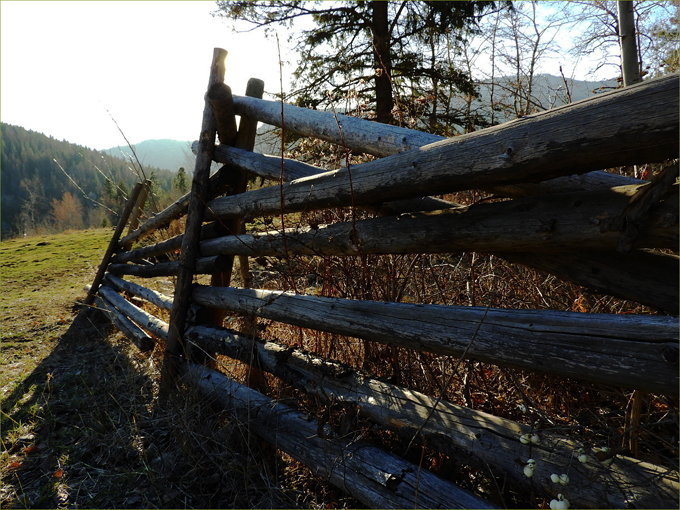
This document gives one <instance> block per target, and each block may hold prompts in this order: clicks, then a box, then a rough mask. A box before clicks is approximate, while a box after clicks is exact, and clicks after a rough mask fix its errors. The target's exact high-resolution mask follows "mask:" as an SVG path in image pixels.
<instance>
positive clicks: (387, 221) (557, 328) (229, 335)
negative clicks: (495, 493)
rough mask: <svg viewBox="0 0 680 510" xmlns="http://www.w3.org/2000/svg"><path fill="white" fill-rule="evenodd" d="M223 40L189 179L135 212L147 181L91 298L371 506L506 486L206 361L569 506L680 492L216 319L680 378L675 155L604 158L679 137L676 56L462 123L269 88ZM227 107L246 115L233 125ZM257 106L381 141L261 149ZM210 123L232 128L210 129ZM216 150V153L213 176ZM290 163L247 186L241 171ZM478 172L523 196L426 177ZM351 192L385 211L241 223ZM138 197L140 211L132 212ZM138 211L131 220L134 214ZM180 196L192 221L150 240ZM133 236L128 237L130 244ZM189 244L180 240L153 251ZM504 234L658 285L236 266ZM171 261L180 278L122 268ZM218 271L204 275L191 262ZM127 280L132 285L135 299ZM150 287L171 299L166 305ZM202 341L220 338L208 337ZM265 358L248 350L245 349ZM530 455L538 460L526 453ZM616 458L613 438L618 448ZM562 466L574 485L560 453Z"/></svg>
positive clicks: (657, 477)
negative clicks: (377, 115) (325, 149)
mask: <svg viewBox="0 0 680 510" xmlns="http://www.w3.org/2000/svg"><path fill="white" fill-rule="evenodd" d="M225 57H226V52H225V51H224V50H219V49H216V50H215V53H214V56H213V62H212V65H211V72H210V80H209V86H208V92H207V94H206V106H205V110H204V114H203V124H202V130H201V134H200V138H199V140H198V142H196V143H195V144H194V150H195V152H196V155H197V159H196V168H195V172H194V177H193V182H192V188H191V192H190V193H188V194H187V195H185V196H184V197H182V198H181V199H179V200H178V201H177V202H176V203H174V204H173V205H171V206H170V207H168V208H167V209H166V210H164V211H163V212H161V213H159V214H157V215H155V216H154V217H152V218H151V219H149V220H148V221H146V222H145V223H143V224H142V225H141V226H137V224H136V221H137V218H138V213H139V210H140V207H142V206H143V200H144V189H147V188H148V183H145V184H139V185H137V187H136V188H135V190H134V191H133V193H132V196H131V198H130V201H129V203H128V207H127V208H126V210H125V212H124V214H123V216H122V218H121V220H120V223H119V225H118V228H117V229H116V231H115V233H114V235H113V238H112V240H111V244H110V246H109V249H108V250H107V252H106V254H105V256H104V260H103V262H102V264H101V267H100V270H99V272H98V274H97V276H96V278H95V281H94V282H93V285H92V286H91V287H90V288H89V292H88V296H87V298H86V302H87V303H88V304H91V303H93V302H96V304H97V306H98V307H100V308H101V309H102V310H104V311H105V313H107V314H108V315H109V316H110V318H111V320H112V321H113V322H114V323H115V324H116V325H117V326H118V328H119V329H120V330H121V331H123V332H124V333H125V334H126V335H128V336H129V337H130V338H131V339H132V340H133V341H134V342H135V344H136V345H137V346H138V347H139V348H140V349H142V350H150V349H152V348H154V345H155V344H156V343H157V342H164V345H165V357H164V366H163V373H162V379H163V384H164V385H165V386H166V387H167V386H168V385H172V383H173V381H174V380H175V378H176V377H178V376H180V375H183V376H185V377H187V378H188V379H189V380H191V381H193V382H194V383H195V384H196V385H198V387H199V388H201V389H202V390H203V391H205V392H206V393H209V394H211V395H212V396H213V397H214V398H216V399H218V400H219V401H220V402H222V403H223V404H224V405H225V406H226V407H228V408H229V409H231V410H232V411H233V412H234V413H235V414H236V415H238V416H241V417H243V418H244V419H246V417H247V419H248V420H249V426H250V427H251V430H254V431H255V432H256V433H257V434H259V435H261V436H262V437H263V438H265V439H266V440H268V441H270V442H271V443H272V444H276V446H277V448H279V449H281V450H283V451H285V452H287V453H288V454H290V455H291V456H293V457H295V458H297V459H298V460H300V461H301V462H303V463H305V464H306V465H308V466H309V467H310V468H311V469H312V470H313V471H314V472H315V473H317V474H318V475H320V476H323V477H326V478H327V479H328V480H329V481H330V482H331V483H333V484H335V485H337V486H339V487H341V488H343V489H344V490H346V491H347V492H348V493H350V494H351V495H352V496H354V497H355V498H357V499H359V500H360V501H362V502H363V503H364V504H366V505H367V506H371V507H377V508H386V507H400V508H407V507H414V506H422V507H448V508H486V507H493V504H492V503H491V502H490V501H489V500H488V499H485V498H484V497H482V496H480V495H476V494H473V493H471V492H469V491H467V490H464V489H462V488H460V487H458V486H456V485H454V484H452V483H450V482H447V481H444V480H442V479H441V478H438V477H436V476H435V475H433V474H431V473H429V472H426V471H425V470H420V469H419V468H418V466H417V465H414V464H411V463H409V462H407V461H405V460H404V459H402V458H399V457H397V456H395V455H393V454H390V453H387V452H385V451H382V450H379V449H378V448H376V447H374V446H371V445H369V444H366V443H364V442H361V441H357V440H350V439H347V438H346V437H344V436H341V435H338V434H337V433H335V432H332V431H330V432H324V430H325V429H324V427H323V423H317V422H315V421H314V420H310V419H309V417H307V416H305V415H303V414H302V413H300V412H298V411H296V410H294V409H293V408H291V407H289V406H287V405H284V404H283V403H281V402H277V401H275V400H273V399H271V398H269V397H267V396H265V395H263V394H262V393H259V392H258V391H256V390H255V389H253V388H250V387H246V386H244V385H241V384H239V383H237V382H235V381H233V380H230V379H228V378H227V377H226V376H225V375H223V374H221V373H219V372H218V371H216V370H214V369H213V368H211V363H210V356H213V355H214V354H221V355H226V356H229V357H232V358H234V359H237V360H241V361H243V362H245V363H248V364H252V366H257V369H258V370H262V371H266V372H269V373H271V374H274V375H275V376H277V377H279V378H280V379H282V380H283V381H285V382H287V383H290V384H292V385H295V386H296V387H298V388H300V389H301V390H304V391H305V392H308V393H309V394H312V395H315V396H316V397H318V398H319V399H321V400H322V401H323V400H326V401H327V400H328V399H334V400H335V401H341V402H347V403H354V404H356V406H358V409H359V412H360V413H362V414H363V415H364V416H366V417H367V418H369V419H370V420H372V421H374V422H375V423H377V424H379V425H380V426H383V427H387V428H391V429H394V430H396V431H398V432H399V433H401V434H405V437H414V436H415V437H416V440H417V441H418V442H424V443H427V444H428V445H430V446H433V447H434V448H437V449H439V450H440V451H441V452H444V453H446V454H448V455H450V456H453V457H460V456H461V455H463V456H465V457H466V458H470V459H474V460H476V461H478V462H479V463H480V464H481V465H483V466H486V467H487V468H488V469H489V470H491V472H493V473H496V474H498V475H499V476H501V477H510V478H512V479H514V481H515V482H516V483H519V484H524V485H525V486H526V488H527V490H533V491H538V493H542V494H544V495H546V496H547V497H555V496H556V495H557V493H558V492H565V494H568V499H569V500H570V501H571V505H572V506H575V507H590V508H607V507H615V508H621V507H636V508H643V507H647V508H666V507H667V508H677V507H678V473H677V471H674V470H668V469H665V468H662V467H660V466H657V465H653V464H650V463H646V462H641V461H638V460H635V459H633V458H630V457H626V456H624V455H618V456H617V457H616V462H614V463H612V464H610V465H608V466H607V464H609V463H608V462H607V455H606V454H605V452H595V451H591V452H590V453H589V461H588V462H587V463H580V462H578V461H576V460H575V459H576V455H577V454H576V453H575V452H577V451H579V449H580V448H585V451H589V449H588V446H587V445H583V444H578V442H576V441H574V440H572V439H569V438H567V437H564V436H561V435H559V434H553V433H548V432H546V433H543V434H541V438H540V442H539V443H538V444H533V443H531V444H530V445H529V446H527V444H525V442H523V441H522V440H521V437H522V436H523V435H525V434H530V433H533V432H532V428H531V427H529V426H526V425H523V424H520V423H517V422H513V421H510V420H507V419H502V418H498V417H495V416H492V415H489V414H486V413H483V412H479V411H474V410H472V409H468V408H465V407H461V406H458V405H454V404H452V403H448V402H445V401H437V399H434V398H432V397H429V396H427V395H424V394H421V393H418V392H415V391H410V390H406V389H404V388H401V387H399V386H397V385H394V384H391V383H388V382H384V381H380V380H377V379H376V378H371V377H370V376H368V375H366V374H360V373H358V372H355V371H353V370H351V369H349V368H348V367H347V366H344V365H342V364H340V363H338V362H335V361H333V360H329V359H323V358H320V357H319V356H317V355H313V354H310V353H308V352H305V351H302V350H299V349H294V348H291V347H289V346H284V345H280V344H277V343H274V342H269V341H263V340H261V339H259V338H256V337H254V336H252V335H249V334H246V333H244V332H239V331H233V330H229V329H225V328H224V327H222V325H223V319H224V317H225V314H226V313H227V311H229V312H232V313H239V314H245V316H247V317H261V318H266V319H270V320H272V321H279V322H282V323H287V324H292V325H296V326H301V327H304V328H311V329H316V330H320V331H328V332H332V333H336V334H341V335H347V336H349V337H354V338H359V339H363V340H366V341H372V342H379V343H385V344H391V345H394V346H399V347H404V348H408V349H415V350H419V351H426V352H431V353H437V354H440V355H450V356H453V357H457V358H459V357H461V356H465V357H466V358H468V359H475V360H480V361H484V362H488V363H492V364H497V365H500V366H505V367H515V368H521V369H524V370H530V371H535V372H540V373H547V374H552V375H555V376H561V377H569V378H573V379H578V380H582V381H589V382H594V383H604V384H608V385H613V386H619V387H625V388H632V389H635V390H640V391H644V392H652V393H657V394H667V395H677V394H678V384H679V381H678V317H677V315H678V281H679V272H678V257H677V255H673V254H671V253H669V252H671V251H672V252H677V249H678V184H677V183H676V179H677V176H678V166H677V160H676V161H675V162H674V163H673V164H667V166H666V168H665V170H663V171H662V172H661V173H660V174H658V177H657V178H655V179H654V180H653V181H652V182H646V181H639V180H636V179H631V178H627V177H623V176H619V175H614V174H611V173H606V172H603V171H600V169H602V168H611V167H615V166H625V165H640V164H646V163H658V162H668V161H669V160H674V159H676V158H677V157H678V152H679V143H678V139H679V135H680V134H679V130H678V110H679V107H678V75H677V74H676V75H671V76H666V77H662V78H659V79H655V80H649V81H646V82H643V83H641V84H638V85H635V86H631V87H628V88H624V89H621V90H616V91H612V92H609V93H605V94H601V95H597V96H594V97H592V98H589V99H585V100H583V101H580V102H577V103H573V104H569V105H566V106H563V107H560V108H556V109H554V110H550V111H546V112H541V113H537V114H535V115H530V116H527V117H523V118H520V119H517V120H515V121H513V122H510V123H507V124H503V125H500V126H496V127H492V128H489V129H485V130H482V131H478V132H474V133H470V134H466V135H462V136H458V137H455V138H450V139H443V138H442V137H439V136H435V135H431V134H426V133H422V132H418V131H415V130H409V129H403V128H399V127H395V126H387V125H380V124H377V123H374V122H369V121H364V120H360V119H357V118H351V117H346V116H343V115H336V114H333V113H328V112H321V111H313V110H308V109H303V108H297V107H294V106H291V105H287V104H285V105H284V104H282V103H280V102H272V101H265V100H263V99H262V95H263V87H264V84H263V83H262V82H261V81H260V80H254V79H253V80H251V81H250V82H249V84H248V89H247V91H246V95H245V96H244V97H239V96H233V97H232V95H231V91H230V89H229V87H227V86H226V85H225V84H224V83H223V81H224V70H225V69H224V59H225ZM236 116H239V117H240V124H239V125H238V128H237V123H236ZM258 122H261V123H266V124H270V125H273V126H278V127H284V129H285V132H287V133H291V132H294V133H297V134H298V135H302V136H307V137H314V138H319V139H322V140H326V141H329V142H332V143H335V144H339V145H342V146H344V147H346V148H349V149H351V150H353V151H358V152H364V153H367V154H371V155H373V156H377V157H379V159H376V160H373V161H370V162H367V163H363V164H360V165H356V166H352V167H348V168H343V169H340V170H334V171H326V170H324V169H323V168H318V167H315V166H312V165H309V164H306V163H302V162H299V161H296V160H291V159H284V158H282V157H275V156H268V155H261V154H256V153H253V152H252V150H253V146H254V140H255V133H256V128H257V124H258ZM216 134H217V136H219V142H220V143H219V144H218V145H216ZM213 161H217V162H219V163H222V164H223V166H222V167H221V169H220V170H219V171H217V172H216V173H215V174H214V175H212V176H210V165H211V163H212V162H213ZM252 176H259V177H264V178H267V179H273V180H275V181H278V182H279V185H273V186H271V187H265V188H262V189H259V190H255V191H246V184H247V181H248V178H249V177H252ZM468 189H483V190H488V191H492V192H493V193H494V194H495V195H496V196H498V197H506V198H509V199H511V200H506V201H501V202H496V203H483V204H478V205H471V206H461V205H458V204H454V203H450V202H445V201H443V200H441V199H438V198H433V197H432V196H433V195H442V194H445V193H452V192H456V191H461V190H468ZM338 207H355V208H363V209H366V210H370V211H372V212H377V213H378V214H377V216H378V217H377V218H374V219H365V220H360V221H352V222H347V223H337V224H332V225H322V226H318V227H316V228H311V227H310V228H307V229H289V230H286V231H272V232H266V233H247V232H245V231H244V228H243V225H244V220H245V219H247V220H249V221H251V220H252V219H253V218H256V217H260V216H264V215H270V216H280V215H282V214H286V213H294V212H300V211H312V210H321V209H324V208H338ZM135 211H136V213H135ZM131 215H132V220H131V222H130V223H131V225H130V227H131V228H130V229H129V231H128V234H127V235H125V236H124V237H123V236H122V234H123V230H124V229H125V226H127V225H128V220H129V219H130V216H131ZM180 217H185V218H186V229H185V232H184V234H182V235H179V236H176V237H173V238H170V239H167V240H165V241H162V242H157V243H153V244H148V242H147V243H146V245H142V244H140V241H142V240H143V239H146V238H147V237H148V236H149V235H150V234H151V233H153V232H155V231H157V230H158V229H162V228H164V227H167V226H168V224H169V223H170V222H171V221H173V220H175V219H178V218H180ZM134 246H136V247H134ZM177 250H180V256H179V260H178V261H174V262H173V261H165V262H156V263H152V262H150V261H149V259H155V258H156V257H162V256H163V255H164V254H168V253H174V252H176V251H177ZM465 251H475V252H486V253H493V254H496V255H498V256H500V257H502V258H505V259H507V260H509V261H511V262H516V263H520V264H524V265H526V266H530V267H534V268H537V269H540V270H543V271H547V272H549V273H551V274H553V275H556V276H557V277H559V278H562V279H565V280H569V281H572V282H576V283H578V284H580V285H584V286H586V287H587V288H589V289H592V290H594V291H596V292H598V293H602V294H609V295H613V296H618V297H622V298H625V299H629V300H634V301H637V302H639V303H641V304H644V305H648V306H650V307H654V308H656V309H658V310H660V311H662V312H665V315H664V314H659V315H610V314H597V313H571V312H560V311H549V310H509V309H494V308H491V309H486V308H479V307H461V306H443V305H427V304H408V303H394V302H375V301H361V300H348V299H332V298H323V297H316V296H311V295H296V294H294V293H289V292H280V291H275V290H264V289H255V288H237V287H233V286H230V284H231V280H232V274H231V273H232V269H233V267H234V258H235V257H240V259H239V261H240V264H239V266H240V268H241V272H242V279H241V281H242V282H249V278H248V258H249V257H262V256H270V255H271V256H288V255H293V254H294V255H299V256H318V255H320V256H326V255H334V256H355V255H358V254H414V253H459V252H465ZM126 275H131V276H135V277H141V278H154V277H166V278H167V277H168V276H174V277H175V278H176V285H175V290H174V296H168V295H163V294H161V293H159V292H158V291H155V290H151V289H150V288H148V286H146V287H145V286H141V285H139V284H138V283H134V282H132V281H127V280H125V279H124V278H123V277H124V276H126ZM196 275H212V277H211V285H199V284H195V283H194V278H195V276H196ZM126 295H127V296H128V297H130V296H134V300H132V301H136V302H137V304H135V303H133V302H132V301H131V300H129V299H126V297H125V296H126ZM139 300H142V301H146V302H148V303H151V304H153V305H155V306H157V307H159V308H160V309H163V310H168V311H170V320H169V323H166V322H164V321H163V320H161V319H159V318H158V317H155V316H154V315H152V314H150V313H149V312H147V311H145V310H144V309H143V308H142V307H141V306H138V305H139ZM205 353H208V355H206V354H205ZM254 360H256V362H255V361H254ZM529 457H531V458H533V459H534V460H535V461H536V470H535V474H534V476H533V477H531V478H528V477H526V476H525V475H524V470H523V466H522V464H521V461H525V460H527V459H528V458H529ZM609 460H610V459H609ZM565 466H567V467H568V470H569V471H568V472H569V476H570V478H571V482H570V484H569V486H568V488H561V486H560V485H558V484H555V483H552V482H551V480H550V474H551V473H562V472H564V470H565Z"/></svg>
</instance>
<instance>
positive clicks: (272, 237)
mask: <svg viewBox="0 0 680 510" xmlns="http://www.w3.org/2000/svg"><path fill="white" fill-rule="evenodd" d="M638 188H639V187H638V186H632V187H627V188H614V189H612V190H607V191H604V192H589V193H567V194H558V195H549V196H545V197H529V198H524V199H516V200H511V201H507V202H496V203H483V204H478V205H473V206H470V207H458V208H455V209H447V210H444V211H436V212H431V213H411V214H402V215H400V216H397V217H386V218H376V219H369V220H362V221H356V222H346V223H335V224H333V225H326V226H322V227H318V228H316V229H311V228H308V229H301V230H298V229H295V230H287V231H285V232H277V233H265V234H262V235H242V236H229V237H222V238H215V239H210V240H206V241H203V242H202V243H201V253H202V255H203V256H211V255H220V254H238V255H252V256H262V255H274V256H285V255H286V252H287V253H288V254H290V255H322V256H323V255H358V254H362V253H363V254H388V253H397V254H398V253H456V252H461V251H476V252H486V253H494V252H514V251H520V252H521V251H537V252H564V251H581V250H612V251H613V250H616V248H617V246H618V243H619V240H620V238H621V232H619V231H618V230H613V229H612V230H605V231H604V232H603V230H604V229H605V227H606V226H607V220H608V219H609V220H611V219H613V218H616V217H618V216H620V215H621V214H622V213H623V211H624V209H625V208H626V206H627V205H628V202H629V201H630V199H631V197H632V196H633V195H634V194H635V193H636V192H637V191H638ZM677 211H678V194H677V186H676V189H675V193H673V194H672V195H671V197H669V199H668V200H666V201H664V202H662V203H661V204H659V207H658V209H657V210H656V211H655V214H654V215H650V217H649V220H648V221H647V222H645V224H644V225H642V226H641V227H642V228H641V229H640V230H641V231H642V232H643V233H644V234H641V236H640V237H639V238H638V239H637V240H636V242H637V245H636V248H648V247H654V248H670V249H674V248H677V246H678V241H679V238H678V217H677Z"/></svg>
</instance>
